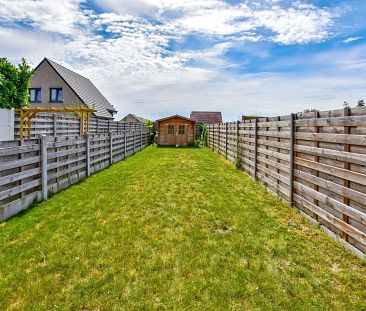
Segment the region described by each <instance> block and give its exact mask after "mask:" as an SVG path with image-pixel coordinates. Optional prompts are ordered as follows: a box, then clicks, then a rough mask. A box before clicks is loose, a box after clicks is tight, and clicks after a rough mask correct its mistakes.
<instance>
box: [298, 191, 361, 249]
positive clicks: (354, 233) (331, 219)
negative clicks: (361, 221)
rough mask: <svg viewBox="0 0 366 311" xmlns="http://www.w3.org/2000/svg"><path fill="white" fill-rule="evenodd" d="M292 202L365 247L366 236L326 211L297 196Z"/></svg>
mask: <svg viewBox="0 0 366 311" xmlns="http://www.w3.org/2000/svg"><path fill="white" fill-rule="evenodd" d="M294 200H295V202H297V203H298V204H301V205H303V206H304V207H306V208H307V209H309V210H310V211H311V212H313V213H315V214H316V215H318V216H319V217H320V218H322V219H324V220H325V221H327V222H329V223H330V224H332V225H333V226H335V227H337V228H338V229H339V230H341V231H343V232H345V233H347V234H348V235H349V236H351V237H352V238H354V239H355V240H356V241H358V242H360V243H361V244H363V245H366V234H365V233H363V232H361V231H360V230H358V229H356V228H354V227H352V226H351V225H349V224H347V223H345V222H344V221H342V220H340V219H338V218H337V217H335V216H333V215H332V214H330V213H328V212H327V211H325V210H323V209H321V208H320V207H318V206H316V205H315V204H313V203H311V202H309V201H307V200H306V199H304V198H302V197H300V196H299V195H297V194H294Z"/></svg>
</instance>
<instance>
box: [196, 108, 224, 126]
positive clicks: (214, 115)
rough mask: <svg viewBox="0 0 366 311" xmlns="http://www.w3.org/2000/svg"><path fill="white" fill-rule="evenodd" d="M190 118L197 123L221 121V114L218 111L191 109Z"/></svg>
mask: <svg viewBox="0 0 366 311" xmlns="http://www.w3.org/2000/svg"><path fill="white" fill-rule="evenodd" d="M191 119H193V120H195V121H196V122H197V123H206V124H212V123H221V122H222V115H221V112H219V111H192V112H191Z"/></svg>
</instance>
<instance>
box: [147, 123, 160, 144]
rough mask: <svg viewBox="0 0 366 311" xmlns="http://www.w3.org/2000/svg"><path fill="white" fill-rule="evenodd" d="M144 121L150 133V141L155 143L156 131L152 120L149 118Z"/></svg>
mask: <svg viewBox="0 0 366 311" xmlns="http://www.w3.org/2000/svg"><path fill="white" fill-rule="evenodd" d="M144 123H145V125H146V127H147V130H148V131H149V134H150V142H151V143H152V144H156V142H157V135H156V132H155V127H154V122H153V121H151V120H145V121H144Z"/></svg>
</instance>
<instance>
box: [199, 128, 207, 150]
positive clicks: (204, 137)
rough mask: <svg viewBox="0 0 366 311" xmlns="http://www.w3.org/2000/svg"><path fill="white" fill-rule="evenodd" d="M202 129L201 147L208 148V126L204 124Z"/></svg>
mask: <svg viewBox="0 0 366 311" xmlns="http://www.w3.org/2000/svg"><path fill="white" fill-rule="evenodd" d="M200 127H201V145H202V146H205V147H207V125H206V124H205V123H202V124H201V125H200Z"/></svg>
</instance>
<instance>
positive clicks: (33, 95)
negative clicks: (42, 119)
mask: <svg viewBox="0 0 366 311" xmlns="http://www.w3.org/2000/svg"><path fill="white" fill-rule="evenodd" d="M29 98H30V104H31V107H42V108H44V107H56V108H61V107H80V106H81V107H82V106H84V107H86V108H92V109H95V110H96V112H94V113H93V114H94V115H95V116H96V117H98V118H103V119H113V118H114V117H113V115H114V114H115V113H117V110H116V109H115V108H114V107H113V106H112V105H111V104H110V103H109V102H108V100H107V99H106V98H105V97H104V96H103V94H102V93H101V92H100V91H99V90H98V89H97V88H96V87H95V85H94V84H93V83H92V82H91V81H90V80H89V79H87V78H85V77H83V76H81V75H79V74H77V73H76V72H74V71H72V70H70V69H67V68H65V67H64V66H61V65H60V64H57V63H55V62H54V61H52V60H50V59H48V58H45V59H43V60H42V61H41V63H40V64H39V65H38V66H37V67H36V68H35V70H34V73H33V76H32V78H31V82H30V89H29Z"/></svg>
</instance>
